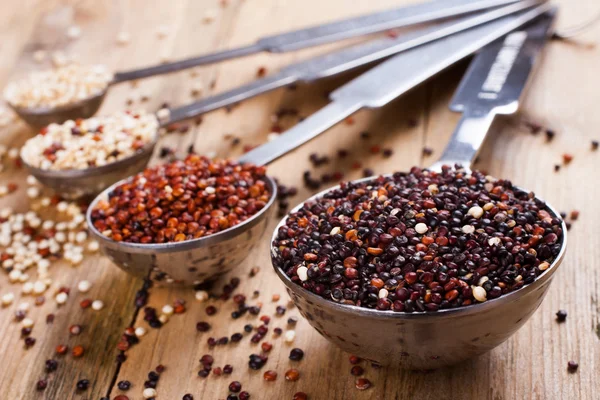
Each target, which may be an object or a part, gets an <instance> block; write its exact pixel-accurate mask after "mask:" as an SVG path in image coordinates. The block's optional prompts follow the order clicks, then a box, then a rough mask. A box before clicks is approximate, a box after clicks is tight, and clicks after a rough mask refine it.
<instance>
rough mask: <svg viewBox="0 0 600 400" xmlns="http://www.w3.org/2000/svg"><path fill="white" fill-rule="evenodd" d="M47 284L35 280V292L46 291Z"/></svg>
mask: <svg viewBox="0 0 600 400" xmlns="http://www.w3.org/2000/svg"><path fill="white" fill-rule="evenodd" d="M46 289H47V287H46V284H45V283H44V282H42V281H35V282H34V284H33V293H35V294H42V293H44V292H45V291H46Z"/></svg>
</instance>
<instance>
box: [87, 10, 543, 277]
mask: <svg viewBox="0 0 600 400" xmlns="http://www.w3.org/2000/svg"><path fill="white" fill-rule="evenodd" d="M549 7H550V6H548V5H542V6H539V7H536V8H534V9H531V10H527V11H525V12H522V13H519V14H514V15H511V16H507V17H504V18H501V19H499V20H496V21H492V22H490V23H488V24H487V25H483V26H479V27H476V28H473V29H471V30H469V31H465V32H461V33H457V34H455V35H453V36H450V37H448V38H446V39H445V40H442V41H438V42H433V43H429V44H427V45H424V46H421V47H419V48H416V49H412V50H409V51H407V52H405V53H402V54H399V55H397V56H395V57H393V58H391V59H390V60H388V61H385V62H384V63H382V64H380V65H378V66H377V67H375V68H373V69H371V70H370V71H368V72H366V73H364V74H363V75H361V76H360V77H358V78H356V79H354V80H353V81H351V82H350V83H347V84H346V85H344V86H342V87H341V88H339V89H338V90H336V91H335V92H333V93H332V99H333V102H332V103H330V104H329V105H328V106H326V107H324V108H323V109H321V110H320V111H318V112H317V113H315V114H313V115H311V116H310V117H309V118H307V119H305V120H304V121H303V122H301V123H299V124H298V125H296V126H295V127H293V128H291V129H290V130H288V131H287V132H285V133H283V134H282V135H280V136H279V137H278V138H277V139H275V140H273V141H271V142H269V143H266V144H264V145H262V146H259V147H258V148H256V149H254V150H252V151H250V152H248V153H246V154H244V155H243V156H242V157H241V158H240V159H239V161H240V162H242V163H252V164H256V165H266V164H269V163H270V162H272V161H274V160H276V159H277V158H279V157H280V156H281V155H283V154H285V153H287V152H289V151H292V150H294V149H295V148H297V147H299V146H300V145H302V144H304V143H306V142H308V141H309V140H311V139H312V138H314V137H316V136H317V135H319V134H320V133H322V132H323V131H325V130H326V129H327V128H329V127H331V126H332V125H333V124H335V123H336V122H338V121H341V120H342V119H344V118H345V117H346V116H347V115H349V113H352V112H354V111H356V110H358V109H359V108H362V107H364V106H369V107H380V106H383V105H385V104H387V103H388V102H390V101H392V100H393V99H395V98H396V97H398V96H400V95H402V94H403V93H406V92H407V91H408V90H410V89H412V88H413V87H415V86H417V85H418V84H419V83H421V82H423V81H425V80H426V79H428V78H429V77H431V76H433V75H435V74H436V73H438V72H440V71H441V70H443V69H445V68H446V67H448V66H450V65H451V64H453V63H455V62H457V61H458V60H460V59H462V58H464V57H467V56H469V55H470V54H472V53H474V52H476V51H477V50H479V49H480V48H482V47H483V46H485V45H487V44H489V43H491V42H493V41H494V40H495V39H497V38H499V37H501V36H503V35H505V34H507V33H509V32H510V31H512V30H514V29H516V28H518V27H520V26H521V25H523V24H524V23H526V22H528V21H530V20H531V19H533V18H535V17H537V16H540V15H541V14H543V13H544V12H546V11H547V10H548V9H549ZM424 60H427V61H428V62H427V67H426V68H423V62H424ZM124 182H125V180H123V181H120V182H117V183H115V184H114V185H113V186H111V187H109V188H108V189H106V190H105V191H103V192H102V193H101V194H100V195H98V197H96V199H94V201H93V202H92V203H91V204H90V206H89V208H88V212H87V215H86V217H87V224H88V228H89V232H90V236H91V237H92V238H94V239H96V240H97V241H98V242H99V244H100V248H101V249H102V251H103V252H104V253H105V254H106V255H107V256H108V257H109V258H110V259H111V260H112V261H113V262H114V263H115V264H116V265H117V266H119V267H120V268H122V269H123V270H125V271H127V272H129V273H132V274H134V275H137V276H142V277H147V276H149V275H150V276H151V277H152V278H153V279H158V280H165V279H169V280H170V281H174V282H181V283H187V284H191V283H194V282H199V281H204V280H209V279H212V278H214V277H216V276H218V275H220V274H224V273H226V272H228V271H230V270H231V269H233V268H234V267H235V266H237V265H239V264H240V263H241V262H242V261H243V260H244V259H245V258H246V256H247V255H248V254H249V252H250V250H251V249H252V248H253V247H254V246H255V245H256V243H257V242H258V241H259V240H260V238H261V237H262V234H263V233H264V231H265V229H266V226H267V223H268V221H269V219H270V216H271V215H272V213H273V212H274V207H273V204H274V203H275V197H276V194H277V188H276V184H275V182H274V180H273V179H272V178H270V177H265V183H266V185H267V187H268V189H269V190H270V191H271V193H272V195H271V199H270V201H269V203H268V204H267V205H266V206H265V207H264V208H263V209H262V210H261V211H260V212H259V213H257V214H255V215H254V216H253V217H251V218H249V219H248V220H246V221H244V222H242V223H241V224H239V225H236V226H234V227H231V228H229V229H226V230H223V231H221V232H218V233H215V234H213V235H210V236H206V237H203V238H199V239H193V240H188V241H183V242H176V243H160V244H137V243H125V242H115V241H113V240H112V239H109V238H108V237H106V236H104V235H103V234H102V232H99V231H98V230H97V229H95V227H94V225H93V221H92V218H91V213H92V210H93V209H94V208H95V207H96V205H97V203H98V202H99V201H101V200H106V199H107V198H108V196H109V194H110V193H111V192H112V191H113V190H114V188H115V187H117V186H119V185H121V184H122V183H124Z"/></svg>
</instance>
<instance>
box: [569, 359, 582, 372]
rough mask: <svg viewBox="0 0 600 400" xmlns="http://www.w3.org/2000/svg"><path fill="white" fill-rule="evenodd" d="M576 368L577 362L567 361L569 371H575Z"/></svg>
mask: <svg viewBox="0 0 600 400" xmlns="http://www.w3.org/2000/svg"><path fill="white" fill-rule="evenodd" d="M578 368H579V364H578V363H577V362H575V361H569V362H568V363H567V369H568V371H569V372H571V373H573V372H576V371H577V369H578Z"/></svg>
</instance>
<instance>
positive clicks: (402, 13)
mask: <svg viewBox="0 0 600 400" xmlns="http://www.w3.org/2000/svg"><path fill="white" fill-rule="evenodd" d="M520 1H523V0H434V1H430V2H426V3H423V4H416V5H410V6H405V7H400V8H397V9H392V10H386V11H381V12H377V13H374V14H369V15H363V16H359V17H354V18H349V19H346V20H341V21H336V22H331V23H327V24H324V25H319V26H313V27H308V28H304V29H300V30H296V31H291V32H286V33H282V34H276V35H272V36H268V37H264V38H262V39H259V40H258V41H257V42H256V43H255V44H252V45H249V46H244V47H240V48H237V49H231V50H225V51H221V52H217V53H212V54H206V55H202V56H198V57H193V58H189V59H185V60H181V61H177V62H172V63H166V64H161V65H156V66H151V67H146V68H142V69H136V70H131V71H123V72H117V73H115V75H114V78H113V80H112V81H111V82H110V83H109V84H108V85H107V87H106V89H105V90H104V91H103V92H101V93H99V94H97V95H95V96H92V97H89V98H87V99H83V100H81V101H78V102H75V103H72V104H69V105H65V106H61V107H36V108H27V107H17V106H12V105H11V107H12V108H13V109H14V111H15V112H16V113H17V114H18V115H19V116H20V117H21V118H22V119H23V120H24V121H25V122H27V123H28V124H29V125H31V126H32V127H35V128H41V127H44V126H46V125H49V124H51V123H52V122H55V123H62V122H64V121H66V120H69V119H76V118H89V117H91V116H92V115H94V114H95V113H96V112H97V111H98V109H99V108H100V105H101V104H102V101H103V100H104V97H105V95H106V93H107V91H108V89H109V88H110V87H111V86H112V85H114V84H117V83H121V82H126V81H131V80H137V79H142V78H147V77H150V76H155V75H160V74H166V73H171V72H175V71H180V70H183V69H187V68H192V67H196V66H199V65H205V64H211V63H216V62H220V61H224V60H227V59H231V58H236V57H241V56H246V55H249V54H254V53H258V52H261V51H269V52H277V53H279V52H286V51H292V50H298V49H302V48H306V47H310V46H316V45H319V44H324V43H329V42H334V41H338V40H342V39H347V38H351V37H355V36H362V35H367V34H371V33H376V32H382V31H385V30H387V29H391V28H399V27H406V26H411V25H415V24H420V23H424V22H429V21H435V20H438V19H442V18H448V17H452V16H457V15H463V14H466V13H470V12H473V11H477V10H483V9H487V8H490V7H496V6H500V5H505V4H511V3H518V2H520Z"/></svg>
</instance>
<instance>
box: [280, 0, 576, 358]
mask: <svg viewBox="0 0 600 400" xmlns="http://www.w3.org/2000/svg"><path fill="white" fill-rule="evenodd" d="M554 14H555V12H550V13H548V14H546V15H544V16H543V17H540V18H539V19H538V20H536V21H535V22H533V23H532V24H531V25H530V26H528V27H527V28H524V29H523V30H520V31H516V32H513V33H511V34H509V35H507V36H506V37H505V38H503V39H500V40H498V41H496V42H494V43H493V44H491V45H489V46H487V47H486V48H484V49H483V50H482V51H481V52H480V53H479V54H478V55H477V56H476V58H475V60H474V61H473V62H472V63H471V65H470V67H469V70H468V71H467V73H466V74H465V77H464V78H463V80H462V82H461V85H460V86H459V89H458V91H457V93H456V95H455V97H454V99H453V100H452V104H451V109H452V110H454V111H459V112H462V113H463V117H462V119H461V122H460V123H459V125H458V127H457V128H456V130H455V131H454V133H453V135H452V138H451V139H450V143H449V144H448V146H447V148H446V150H445V151H444V153H443V155H442V157H441V159H440V160H439V161H438V162H437V163H435V164H434V166H433V167H432V168H430V169H429V170H430V171H441V169H442V165H453V164H454V163H456V162H458V163H461V164H462V165H463V168H464V171H465V173H468V172H469V167H470V165H471V162H472V160H474V158H475V156H476V155H477V152H478V150H479V148H480V147H481V144H482V142H483V141H484V139H485V137H486V134H487V132H488V130H489V128H490V126H491V124H492V122H493V120H494V116H495V115H498V114H512V113H514V112H516V111H517V108H518V105H519V97H520V95H521V93H522V91H523V89H524V87H525V85H526V82H527V78H528V76H529V75H530V73H531V71H532V69H533V66H534V62H535V61H536V59H538V58H539V53H540V51H541V49H542V48H543V46H544V43H545V42H546V41H547V40H548V37H549V35H550V34H551V26H552V22H553V19H554ZM386 176H387V177H389V176H390V175H386ZM374 179H375V178H374V177H370V178H364V179H361V180H359V181H354V183H358V182H362V183H364V182H372V181H373V180H374ZM335 189H339V186H336V187H333V188H329V189H326V190H324V191H323V192H321V193H318V194H317V195H315V196H313V197H311V198H310V199H308V200H306V201H305V202H303V203H301V204H300V205H298V206H297V207H296V208H294V209H293V210H292V212H296V211H298V210H299V209H300V208H302V207H304V205H305V204H307V203H309V204H310V203H313V202H315V201H317V200H318V199H320V198H322V197H323V196H326V195H327V194H328V193H331V191H332V190H335ZM524 193H526V192H524ZM546 210H547V211H548V212H549V214H550V215H552V217H553V218H556V219H558V220H561V218H560V216H559V214H558V212H557V211H556V209H555V208H553V207H551V206H550V205H548V204H546ZM286 219H287V217H286V218H283V219H282V221H281V222H280V223H279V225H278V226H277V227H276V228H275V231H274V233H273V236H272V239H271V243H272V244H273V243H274V242H275V240H276V238H277V236H278V235H279V229H280V227H281V226H283V225H284V224H285V222H286ZM560 228H561V230H562V235H560V236H561V237H560V239H559V242H557V243H556V244H555V246H556V245H558V246H560V247H559V248H558V249H557V248H554V249H553V254H554V258H553V260H552V263H551V264H550V265H549V266H548V268H547V269H545V270H544V271H541V273H540V274H539V275H538V276H537V277H536V279H535V280H534V281H533V282H531V283H529V284H527V285H525V286H523V287H521V288H519V289H518V290H515V291H512V292H510V293H506V294H504V295H502V296H500V297H498V298H494V299H492V298H489V299H487V300H486V301H485V302H482V303H477V304H472V305H469V306H465V307H458V308H447V309H439V310H437V311H434V312H415V313H407V312H396V311H392V310H389V311H382V310H373V309H370V308H365V307H357V306H354V305H347V304H341V303H338V302H335V301H331V300H330V299H325V298H323V297H321V296H319V295H317V294H315V293H312V292H310V291H308V290H305V289H304V288H303V287H302V286H301V285H299V284H297V283H295V282H293V281H292V280H291V279H290V277H289V276H288V275H287V274H286V273H285V272H284V271H283V270H281V269H280V267H279V265H277V263H276V262H275V261H274V262H273V268H274V270H275V272H276V273H277V275H278V276H279V278H280V279H281V280H282V282H283V283H284V284H285V285H286V288H287V291H288V293H289V294H290V296H291V298H292V300H293V301H294V303H295V305H296V306H297V308H298V309H299V310H300V312H301V314H302V315H303V316H305V317H306V318H307V320H308V322H309V323H310V324H311V325H312V326H313V327H315V329H317V330H318V331H319V333H321V334H322V335H323V336H324V337H325V338H326V339H327V340H329V341H330V342H332V343H333V344H335V345H336V346H338V347H340V348H341V349H343V350H345V351H348V352H352V353H353V354H356V355H357V356H358V357H361V358H364V359H367V360H372V361H376V362H377V363H380V364H382V365H394V366H395V367H400V368H406V369H419V370H429V369H435V368H440V367H444V366H447V365H452V364H457V363H459V362H462V361H464V360H466V359H469V358H472V357H476V356H478V355H481V354H483V353H485V352H487V351H489V350H491V349H492V348H494V347H496V346H498V345H500V344H501V343H502V342H504V341H506V340H507V339H508V338H509V337H510V336H511V335H512V334H513V333H515V332H516V331H517V330H518V329H519V328H520V327H521V326H522V325H523V324H525V322H526V321H527V320H528V319H529V317H531V315H532V314H533V313H534V311H535V310H536V309H537V308H538V306H539V305H540V304H541V302H542V300H543V298H544V296H545V294H546V293H547V292H548V289H549V288H550V284H551V281H552V278H553V275H554V273H555V272H556V270H557V269H558V267H559V265H560V264H561V262H562V261H563V259H564V255H565V251H566V246H567V229H566V225H565V223H564V221H562V222H561V224H560ZM271 254H272V260H278V259H279V260H280V259H281V255H280V254H281V253H280V252H279V249H278V248H277V247H275V246H273V245H272V246H271ZM365 326H377V329H378V333H379V335H378V340H375V341H374V340H373V333H372V332H371V331H369V330H368V329H367V330H365Z"/></svg>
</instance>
